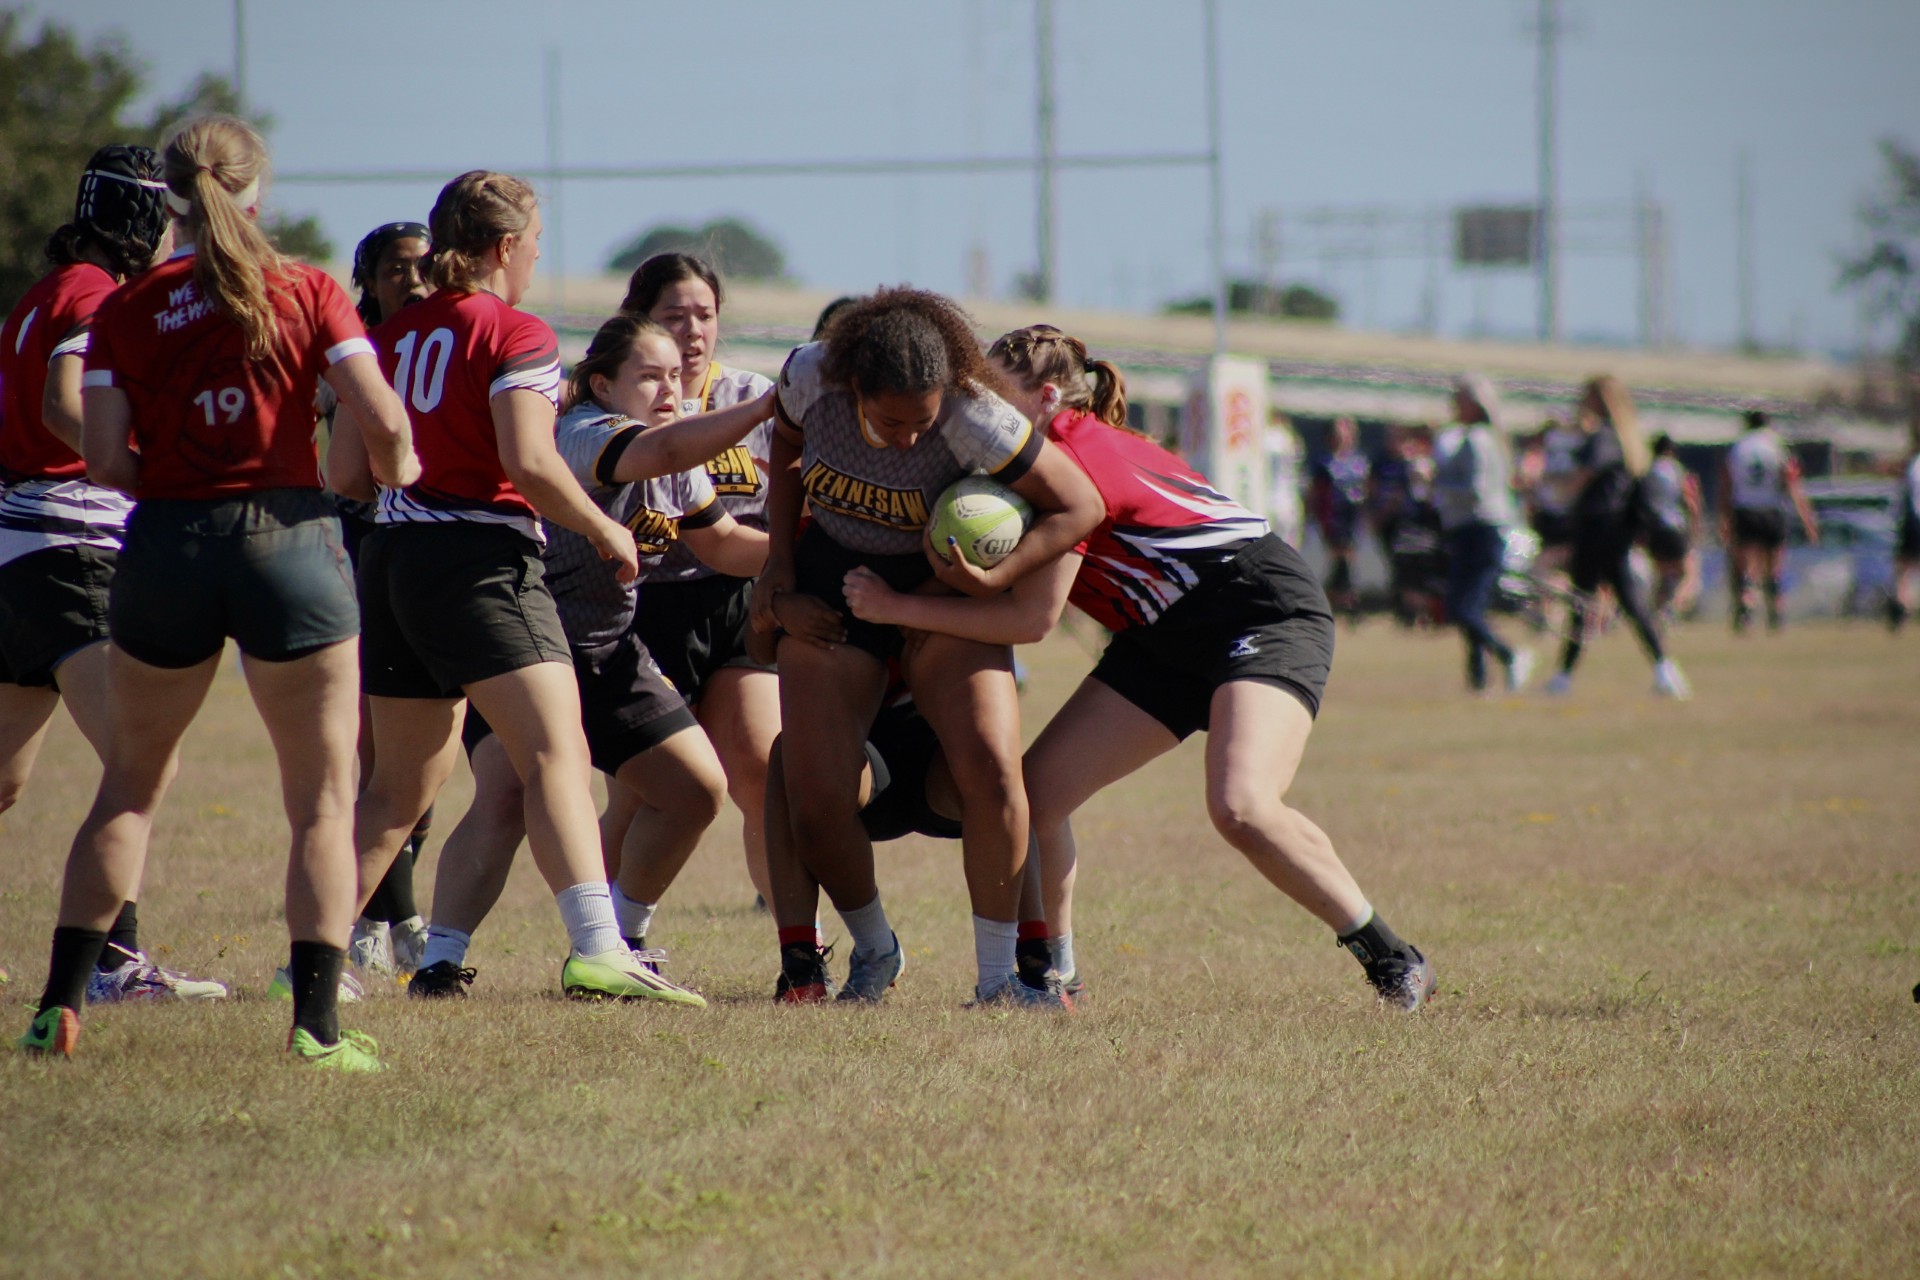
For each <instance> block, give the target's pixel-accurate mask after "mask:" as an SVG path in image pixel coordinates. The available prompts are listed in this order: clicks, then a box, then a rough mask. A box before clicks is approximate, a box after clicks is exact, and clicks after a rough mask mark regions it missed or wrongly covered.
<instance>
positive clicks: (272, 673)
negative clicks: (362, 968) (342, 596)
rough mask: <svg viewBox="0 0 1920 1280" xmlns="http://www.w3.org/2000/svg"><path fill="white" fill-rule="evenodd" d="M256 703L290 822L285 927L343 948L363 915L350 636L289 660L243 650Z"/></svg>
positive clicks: (356, 680) (355, 665) (356, 676)
mask: <svg viewBox="0 0 1920 1280" xmlns="http://www.w3.org/2000/svg"><path fill="white" fill-rule="evenodd" d="M241 664H242V668H243V670H244V671H245V672H246V676H247V687H248V689H249V690H250V691H251V692H252V694H253V703H254V706H255V707H257V708H258V709H259V711H260V718H261V719H262V720H263V721H265V722H266V726H267V735H268V736H269V737H270V738H272V739H273V749H274V754H275V755H276V756H277V757H278V758H279V762H280V794H281V800H282V802H283V803H284V804H285V806H286V811H287V823H288V825H289V826H290V827H291V828H292V834H293V840H292V847H291V849H290V851H289V853H288V856H287V932H288V933H289V934H291V935H292V936H293V939H294V940H295V941H296V942H324V943H326V944H327V945H328V946H332V947H339V948H341V949H343V950H344V949H345V948H346V945H347V942H348V940H349V937H350V935H351V934H352V932H353V918H354V916H355V915H356V914H358V912H357V911H356V909H355V908H356V905H357V904H356V901H355V891H356V888H357V884H356V875H357V873H356V868H355V860H354V853H353V815H354V787H353V774H354V746H355V743H356V741H357V739H358V737H359V733H360V702H359V698H360V691H359V684H360V659H359V650H358V646H357V643H356V642H355V641H352V640H343V641H341V642H340V643H339V644H334V645H329V646H328V647H326V648H325V649H322V650H320V651H319V652H318V653H314V654H311V655H309V656H307V657H304V658H298V659H295V660H294V661H292V662H262V661H260V660H259V659H257V658H248V657H245V656H243V657H242V659H241Z"/></svg>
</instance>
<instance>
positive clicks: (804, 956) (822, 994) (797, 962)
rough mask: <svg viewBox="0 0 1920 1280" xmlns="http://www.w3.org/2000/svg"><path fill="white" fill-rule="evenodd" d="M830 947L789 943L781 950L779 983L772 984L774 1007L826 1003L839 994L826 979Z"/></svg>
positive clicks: (808, 943)
mask: <svg viewBox="0 0 1920 1280" xmlns="http://www.w3.org/2000/svg"><path fill="white" fill-rule="evenodd" d="M832 951H833V948H832V947H816V946H814V945H813V944H812V943H811V942H789V943H787V944H786V945H785V946H783V947H781V948H780V980H779V981H778V982H776V983H774V984H773V999H774V1003H776V1004H825V1003H826V1002H827V1001H829V1000H831V999H833V997H834V996H835V995H836V994H837V993H838V990H839V989H838V987H836V986H835V984H834V981H833V979H832V978H830V977H828V976H827V957H828V956H829V955H830V954H831V953H832Z"/></svg>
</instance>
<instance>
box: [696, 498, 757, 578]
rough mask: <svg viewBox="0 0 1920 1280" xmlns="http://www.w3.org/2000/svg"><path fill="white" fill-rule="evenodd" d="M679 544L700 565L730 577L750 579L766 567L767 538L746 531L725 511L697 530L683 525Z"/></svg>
mask: <svg viewBox="0 0 1920 1280" xmlns="http://www.w3.org/2000/svg"><path fill="white" fill-rule="evenodd" d="M716 505H717V504H716ZM680 540H681V541H682V542H685V543H686V544H687V546H688V547H690V548H692V550H693V554H694V555H696V556H699V557H700V563H701V564H704V565H706V566H707V567H708V568H709V569H713V570H715V571H716V572H719V573H724V574H727V575H729V576H731V577H735V578H751V577H753V576H754V575H755V574H757V573H759V572H760V570H762V569H764V568H765V567H766V564H767V535H766V534H764V533H762V532H760V531H759V530H758V529H749V528H748V527H747V526H746V525H744V524H741V523H740V522H739V521H738V520H735V519H734V518H733V517H732V516H731V515H729V514H728V513H727V512H726V511H724V510H723V511H721V512H720V514H719V517H718V518H717V519H716V520H714V521H713V523H712V524H707V525H702V526H701V527H699V528H697V529H691V528H688V527H687V525H686V524H685V522H682V523H681V525H680Z"/></svg>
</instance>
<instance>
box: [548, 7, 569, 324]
mask: <svg viewBox="0 0 1920 1280" xmlns="http://www.w3.org/2000/svg"><path fill="white" fill-rule="evenodd" d="M546 71H547V75H546V81H547V84H546V90H547V93H546V98H547V104H546V105H547V200H546V205H547V213H546V217H545V218H543V219H542V223H543V224H544V226H545V228H546V232H547V237H546V239H547V244H548V245H549V246H550V247H551V248H552V251H553V267H552V269H551V270H550V271H549V272H548V275H549V277H550V278H551V279H552V280H553V310H554V314H555V316H556V318H557V317H558V316H560V315H561V314H564V313H565V311H566V309H567V238H566V236H565V234H564V233H562V231H561V229H560V213H561V210H560V49H559V47H558V46H557V45H549V46H547V66H546Z"/></svg>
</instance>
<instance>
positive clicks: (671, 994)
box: [560, 947, 707, 1009]
mask: <svg viewBox="0 0 1920 1280" xmlns="http://www.w3.org/2000/svg"><path fill="white" fill-rule="evenodd" d="M560 986H561V988H562V989H563V990H564V991H565V992H566V993H567V996H568V998H569V999H573V1000H664V1001H666V1002H667V1003H668V1004H684V1005H691V1006H692V1007H694V1008H696V1009H704V1008H706V1007H707V1002H706V1000H705V999H704V998H702V997H701V996H700V995H698V994H696V993H695V992H692V991H689V990H687V989H686V988H685V987H682V986H676V985H675V984H674V983H671V982H669V981H667V980H666V979H665V978H663V977H661V976H660V975H659V974H657V973H655V972H654V971H653V970H651V969H649V968H647V966H646V964H645V962H643V961H642V960H641V959H640V958H639V957H638V956H636V955H634V954H633V952H631V951H629V950H627V949H626V948H625V947H622V948H621V949H620V950H618V951H607V952H603V953H602V954H600V955H597V956H582V955H571V956H568V957H567V963H566V967H565V968H563V969H561V971H560Z"/></svg>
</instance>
